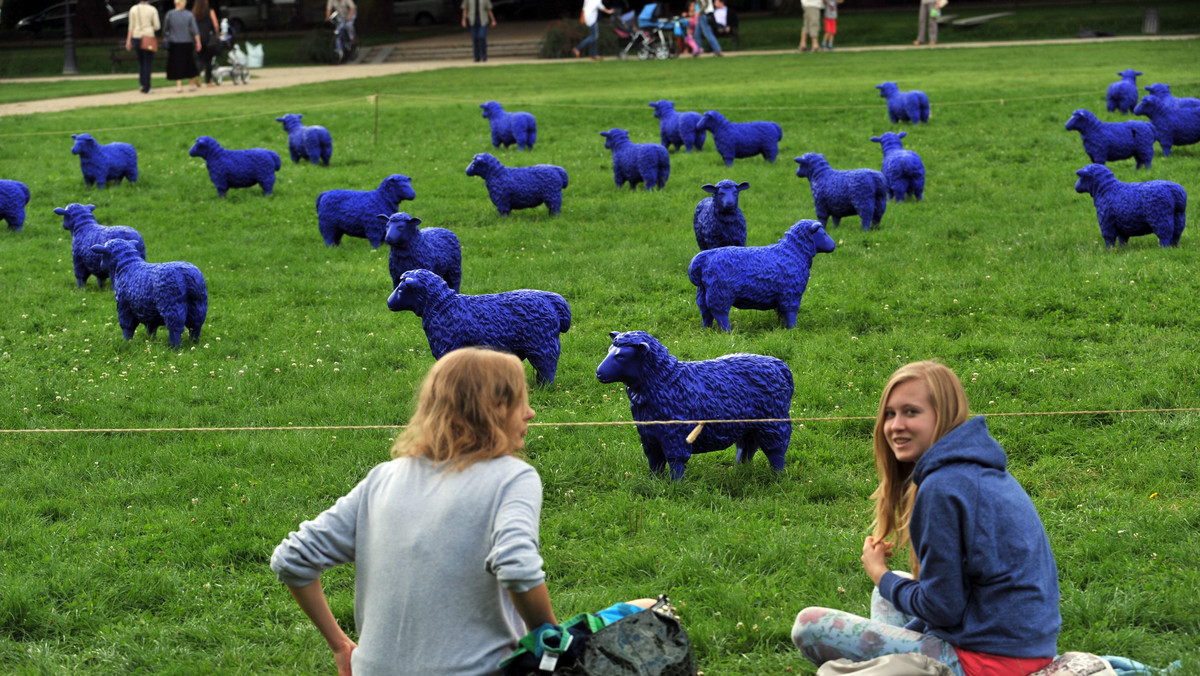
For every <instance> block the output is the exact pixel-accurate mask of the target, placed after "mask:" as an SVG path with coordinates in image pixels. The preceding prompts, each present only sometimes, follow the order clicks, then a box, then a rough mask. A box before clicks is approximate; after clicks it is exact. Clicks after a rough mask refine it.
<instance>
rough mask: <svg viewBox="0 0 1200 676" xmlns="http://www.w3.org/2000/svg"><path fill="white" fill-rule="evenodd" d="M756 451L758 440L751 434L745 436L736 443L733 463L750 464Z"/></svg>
mask: <svg viewBox="0 0 1200 676" xmlns="http://www.w3.org/2000/svg"><path fill="white" fill-rule="evenodd" d="M757 450H758V440H757V439H755V438H754V435H753V434H746V435H745V436H743V437H742V439H741V440H740V441H738V442H737V453H736V454H734V456H733V463H734V464H735V465H741V464H743V463H747V462H750V460H752V459H753V458H754V453H755V452H756V451H757Z"/></svg>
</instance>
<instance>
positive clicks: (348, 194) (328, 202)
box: [317, 174, 417, 249]
mask: <svg viewBox="0 0 1200 676" xmlns="http://www.w3.org/2000/svg"><path fill="white" fill-rule="evenodd" d="M416 198H417V193H415V192H413V187H412V179H410V178H409V177H407V176H405V175H403V174H392V175H391V176H388V177H387V178H385V179H383V181H381V182H380V183H379V187H378V188H376V189H374V190H326V191H325V192H323V193H321V194H319V195H317V229H318V230H319V231H320V232H321V238H322V239H324V240H325V246H338V245H340V244H341V243H342V235H350V236H351V237H363V238H366V240H367V241H368V242H370V243H371V248H372V249H378V248H379V244H380V242H382V241H383V237H384V235H386V234H387V225H386V224H384V223H382V222H380V220H379V216H380V214H383V215H385V216H386V215H387V214H391V213H395V212H396V211H398V210H399V209H400V203H401V202H403V201H404V200H409V201H412V200H414V199H416Z"/></svg>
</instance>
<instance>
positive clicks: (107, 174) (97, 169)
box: [71, 134, 138, 188]
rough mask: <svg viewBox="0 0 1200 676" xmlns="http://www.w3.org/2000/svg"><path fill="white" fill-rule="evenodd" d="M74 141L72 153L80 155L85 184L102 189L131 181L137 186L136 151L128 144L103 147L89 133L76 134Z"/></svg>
mask: <svg viewBox="0 0 1200 676" xmlns="http://www.w3.org/2000/svg"><path fill="white" fill-rule="evenodd" d="M71 138H72V139H74V140H75V143H74V145H72V146H71V154H72V155H78V156H79V167H80V169H82V170H83V182H84V183H86V184H87V185H95V186H96V187H97V188H103V187H104V185H105V184H106V183H107V182H108V181H113V182H114V183H120V182H121V180H122V179H129V182H130V183H137V179H138V163H137V150H135V149H134V147H133V146H131V145H129V144H128V143H120V142H115V143H105V144H103V145H101V144H100V143H99V142H98V141H96V139H94V138H92V136H91V135H90V134H73V135H72V136H71Z"/></svg>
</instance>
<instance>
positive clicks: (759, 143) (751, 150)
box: [696, 110, 783, 167]
mask: <svg viewBox="0 0 1200 676" xmlns="http://www.w3.org/2000/svg"><path fill="white" fill-rule="evenodd" d="M696 131H698V132H703V131H708V132H712V137H713V145H715V146H716V147H717V153H718V154H720V155H721V159H723V160H724V161H725V166H727V167H732V166H733V161H734V160H735V159H739V158H743V157H754V156H755V155H762V156H763V159H765V160H766V161H768V162H774V161H775V158H776V157H777V156H778V155H779V141H780V140H781V139H783V128H782V127H780V126H779V125H778V124H776V123H774V122H730V121H729V120H727V119H725V116H724V115H722V114H721V113H719V112H717V111H715V110H709V111H706V112H705V113H704V115H702V116H701V117H700V122H699V123H698V124H697V125H696Z"/></svg>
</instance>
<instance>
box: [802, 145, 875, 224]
mask: <svg viewBox="0 0 1200 676" xmlns="http://www.w3.org/2000/svg"><path fill="white" fill-rule="evenodd" d="M796 164H797V165H799V166H797V167H796V176H799V177H801V178H807V179H808V181H809V184H810V185H811V186H812V195H813V206H814V207H816V210H817V220H818V221H820V222H821V225H825V223H826V221H828V220H829V218H830V217H831V216H832V217H833V225H834V227H837V226H838V224H839V223H841V221H842V218H844V217H846V216H853V215H854V214H858V217H859V218H860V219H862V229H863V232H866V231H867V230H870V229H871V228H872V227H874V226H877V225H879V222H880V220H882V219H883V212H884V211H885V210H886V209H887V197H888V196H887V181H886V180H884V178H883V174H882V173H881V172H878V171H875V170H874V169H848V170H844V171H839V170H837V169H834V168H832V167H830V166H829V162H827V161H826V160H825V156H824V155H822V154H820V153H805V154H804V155H801V156H800V157H797V158H796Z"/></svg>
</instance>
